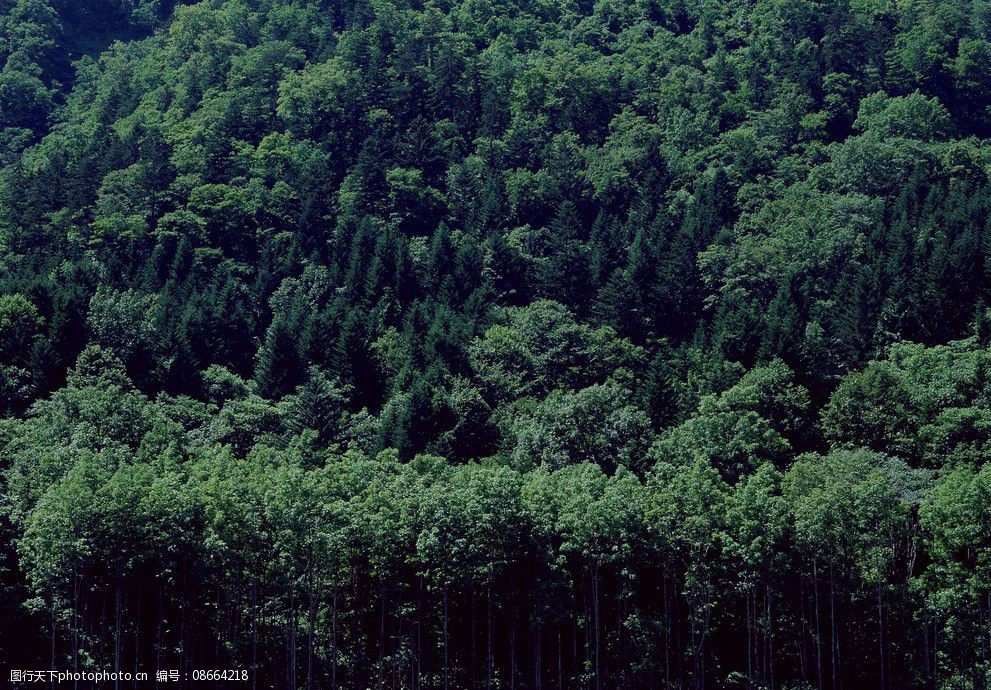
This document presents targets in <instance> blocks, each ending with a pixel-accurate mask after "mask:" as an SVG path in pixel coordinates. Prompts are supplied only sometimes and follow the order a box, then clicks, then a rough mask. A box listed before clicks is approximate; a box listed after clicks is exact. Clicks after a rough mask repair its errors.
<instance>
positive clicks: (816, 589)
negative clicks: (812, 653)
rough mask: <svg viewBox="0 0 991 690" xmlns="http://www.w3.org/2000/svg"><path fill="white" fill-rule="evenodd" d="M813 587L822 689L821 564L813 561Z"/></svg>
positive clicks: (820, 687)
mask: <svg viewBox="0 0 991 690" xmlns="http://www.w3.org/2000/svg"><path fill="white" fill-rule="evenodd" d="M812 587H813V589H814V602H815V614H816V687H817V688H819V690H822V627H821V626H820V621H819V565H818V562H817V561H812Z"/></svg>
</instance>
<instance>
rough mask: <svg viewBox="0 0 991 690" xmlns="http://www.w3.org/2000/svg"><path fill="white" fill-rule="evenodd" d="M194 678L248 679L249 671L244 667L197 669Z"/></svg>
mask: <svg viewBox="0 0 991 690" xmlns="http://www.w3.org/2000/svg"><path fill="white" fill-rule="evenodd" d="M193 680H194V681H196V680H248V672H247V671H245V670H243V669H240V670H238V669H222V670H218V669H196V670H195V671H193Z"/></svg>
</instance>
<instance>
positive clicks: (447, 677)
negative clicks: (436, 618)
mask: <svg viewBox="0 0 991 690" xmlns="http://www.w3.org/2000/svg"><path fill="white" fill-rule="evenodd" d="M447 620H448V613H447V583H446V582H445V583H444V690H449V683H450V658H449V647H448V644H449V640H448V636H447Z"/></svg>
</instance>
